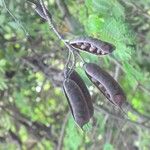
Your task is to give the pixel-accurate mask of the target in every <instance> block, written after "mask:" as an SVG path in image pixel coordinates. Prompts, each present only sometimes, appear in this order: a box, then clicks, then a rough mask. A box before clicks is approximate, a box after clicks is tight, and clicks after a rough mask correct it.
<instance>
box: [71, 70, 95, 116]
mask: <svg viewBox="0 0 150 150" xmlns="http://www.w3.org/2000/svg"><path fill="white" fill-rule="evenodd" d="M69 79H71V80H73V81H74V82H75V83H76V84H77V85H78V86H79V88H80V90H81V91H82V93H83V95H84V98H85V101H86V103H87V106H88V108H89V113H90V118H91V117H92V116H93V114H94V108H93V104H92V99H91V96H90V93H89V91H88V89H87V87H86V85H85V83H84V81H83V79H82V78H81V77H80V76H79V74H78V73H77V72H76V71H75V70H73V71H72V73H71V74H70V76H69Z"/></svg>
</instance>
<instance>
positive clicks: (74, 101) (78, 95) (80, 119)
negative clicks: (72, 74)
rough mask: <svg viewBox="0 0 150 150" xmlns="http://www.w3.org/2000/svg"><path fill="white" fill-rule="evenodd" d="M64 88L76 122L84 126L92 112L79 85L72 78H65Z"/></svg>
mask: <svg viewBox="0 0 150 150" xmlns="http://www.w3.org/2000/svg"><path fill="white" fill-rule="evenodd" d="M63 88H64V92H65V95H66V97H67V100H68V103H69V106H70V109H71V112H72V115H73V118H74V120H75V122H76V123H77V124H78V125H79V126H80V127H81V128H82V127H83V125H85V124H86V123H88V122H89V119H90V113H89V109H88V106H87V103H86V100H85V98H84V95H83V93H82V91H81V90H80V88H79V86H78V85H77V84H76V83H75V82H74V81H73V80H71V79H65V80H64V82H63Z"/></svg>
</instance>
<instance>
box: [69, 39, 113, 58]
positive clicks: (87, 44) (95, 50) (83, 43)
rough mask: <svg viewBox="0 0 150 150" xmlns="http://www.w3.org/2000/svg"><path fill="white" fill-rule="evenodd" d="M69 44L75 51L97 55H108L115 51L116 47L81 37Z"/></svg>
mask: <svg viewBox="0 0 150 150" xmlns="http://www.w3.org/2000/svg"><path fill="white" fill-rule="evenodd" d="M69 44H70V45H71V46H72V47H73V48H75V49H78V50H81V51H85V52H89V53H92V54H95V55H106V54H109V53H111V52H113V51H114V50H115V46H114V45H112V44H110V43H108V42H104V41H101V40H99V39H96V38H92V37H79V38H76V39H74V40H71V41H70V42H69Z"/></svg>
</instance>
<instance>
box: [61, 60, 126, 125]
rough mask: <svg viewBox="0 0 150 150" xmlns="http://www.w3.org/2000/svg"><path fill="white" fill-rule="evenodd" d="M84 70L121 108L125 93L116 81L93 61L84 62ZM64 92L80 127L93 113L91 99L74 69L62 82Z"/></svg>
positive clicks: (108, 97) (124, 100)
mask: <svg viewBox="0 0 150 150" xmlns="http://www.w3.org/2000/svg"><path fill="white" fill-rule="evenodd" d="M83 68H84V70H85V73H86V75H87V76H88V78H89V79H90V80H91V82H92V83H93V84H94V85H95V86H96V87H97V88H98V89H99V90H100V92H101V93H102V94H103V95H104V96H105V97H106V98H107V99H108V100H109V101H110V102H111V103H112V104H114V105H116V106H118V107H119V108H122V105H123V104H124V103H125V102H126V95H125V93H124V91H123V89H122V88H121V86H120V85H119V84H118V82H117V81H115V79H114V78H113V77H112V76H111V75H110V74H109V73H107V72H106V71H105V70H103V69H102V68H100V67H99V66H98V65H97V64H94V63H85V64H84V67H83ZM63 88H64V93H65V95H66V97H67V100H68V104H69V106H70V110H71V112H72V115H73V117H74V120H75V122H76V123H77V124H78V125H79V126H80V127H82V126H83V125H85V124H86V123H88V122H89V120H90V118H91V117H92V116H93V114H94V109H93V104H92V99H91V96H90V94H89V91H88V88H87V87H86V85H85V83H84V81H83V80H82V78H81V77H80V76H79V74H78V73H77V72H76V71H74V70H73V71H72V73H71V74H70V75H69V77H67V78H66V79H65V80H64V82H63Z"/></svg>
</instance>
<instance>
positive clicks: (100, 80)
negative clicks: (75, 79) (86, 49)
mask: <svg viewBox="0 0 150 150" xmlns="http://www.w3.org/2000/svg"><path fill="white" fill-rule="evenodd" d="M84 69H85V72H86V74H87V75H88V77H89V78H90V80H91V81H92V82H93V83H94V84H95V85H96V86H97V88H98V89H99V90H100V91H101V92H102V93H103V94H104V96H105V97H106V98H107V99H108V100H109V101H110V102H112V103H113V104H115V105H117V106H119V107H121V106H122V105H123V103H125V102H126V95H125V93H124V91H123V90H122V88H121V87H120V85H119V84H118V82H117V81H115V80H114V78H113V77H112V76H111V75H109V74H108V73H107V72H106V71H105V70H103V69H101V68H100V67H99V66H98V65H96V64H94V63H86V64H85V65H84Z"/></svg>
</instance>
